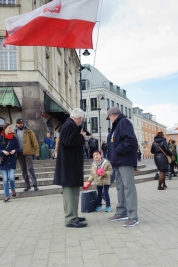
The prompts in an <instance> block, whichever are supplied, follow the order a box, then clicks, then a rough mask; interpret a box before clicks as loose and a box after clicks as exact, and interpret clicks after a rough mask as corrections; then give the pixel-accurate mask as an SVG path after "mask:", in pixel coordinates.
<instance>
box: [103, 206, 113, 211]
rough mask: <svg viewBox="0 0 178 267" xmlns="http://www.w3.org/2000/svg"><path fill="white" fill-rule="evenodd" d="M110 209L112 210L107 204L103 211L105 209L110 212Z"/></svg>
mask: <svg viewBox="0 0 178 267" xmlns="http://www.w3.org/2000/svg"><path fill="white" fill-rule="evenodd" d="M111 210H112V209H111V206H108V207H106V208H105V210H104V211H105V212H110V211H111Z"/></svg>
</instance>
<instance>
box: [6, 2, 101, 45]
mask: <svg viewBox="0 0 178 267" xmlns="http://www.w3.org/2000/svg"><path fill="white" fill-rule="evenodd" d="M98 5H99V0H54V1H52V2H50V3H48V4H46V5H44V6H41V7H40V8H38V9H35V10H34V11H32V12H29V13H25V14H22V15H19V16H15V17H10V18H8V19H7V20H6V28H7V36H6V39H5V41H4V45H7V44H10V45H16V46H52V47H64V48H91V49H92V48H93V43H92V32H93V28H94V26H95V23H96V17H97V11H98Z"/></svg>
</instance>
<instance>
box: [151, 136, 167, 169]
mask: <svg viewBox="0 0 178 267" xmlns="http://www.w3.org/2000/svg"><path fill="white" fill-rule="evenodd" d="M156 143H158V145H159V146H160V147H161V148H162V150H163V151H164V152H165V153H166V154H167V155H169V156H172V153H171V151H170V150H169V147H168V144H167V141H166V139H165V138H164V137H161V136H158V137H155V138H154V142H153V144H152V147H151V153H152V154H154V161H155V164H156V167H157V168H158V170H159V171H160V172H166V171H167V169H168V161H167V158H166V156H165V155H164V154H163V152H162V151H161V150H160V148H159V147H158V146H157V144H156Z"/></svg>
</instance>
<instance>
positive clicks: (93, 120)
mask: <svg viewBox="0 0 178 267" xmlns="http://www.w3.org/2000/svg"><path fill="white" fill-rule="evenodd" d="M91 132H92V133H98V118H97V117H93V118H91Z"/></svg>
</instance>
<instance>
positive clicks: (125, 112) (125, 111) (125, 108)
mask: <svg viewBox="0 0 178 267" xmlns="http://www.w3.org/2000/svg"><path fill="white" fill-rule="evenodd" d="M125 116H126V117H127V107H125Z"/></svg>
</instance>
